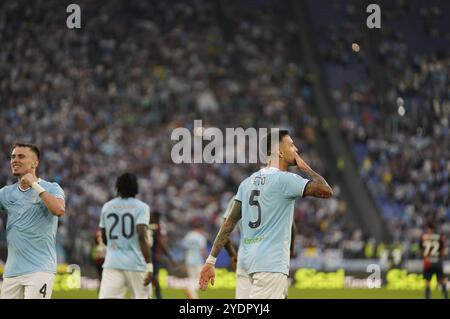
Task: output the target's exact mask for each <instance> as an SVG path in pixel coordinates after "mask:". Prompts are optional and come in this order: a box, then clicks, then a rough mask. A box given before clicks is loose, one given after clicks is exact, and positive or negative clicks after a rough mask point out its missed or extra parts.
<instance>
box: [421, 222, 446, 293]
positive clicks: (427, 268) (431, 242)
mask: <svg viewBox="0 0 450 319" xmlns="http://www.w3.org/2000/svg"><path fill="white" fill-rule="evenodd" d="M446 246H447V245H446V242H445V237H444V236H443V235H440V234H438V233H436V232H435V226H434V224H433V223H432V222H428V224H427V229H426V231H425V233H424V234H423V235H422V236H421V237H420V248H421V252H422V259H423V277H424V278H425V298H426V299H430V297H431V291H430V281H431V278H432V277H433V274H436V277H437V280H438V283H439V284H440V285H441V287H442V293H443V295H444V298H445V299H448V292H447V277H445V275H444V270H443V259H444V256H446V254H447V251H446V248H447V247H446Z"/></svg>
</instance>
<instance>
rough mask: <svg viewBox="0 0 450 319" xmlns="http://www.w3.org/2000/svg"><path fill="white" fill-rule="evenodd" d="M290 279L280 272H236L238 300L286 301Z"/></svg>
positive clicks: (238, 270)
mask: <svg viewBox="0 0 450 319" xmlns="http://www.w3.org/2000/svg"><path fill="white" fill-rule="evenodd" d="M287 279H288V277H287V275H285V274H283V273H279V272H255V273H253V274H250V275H249V274H248V273H247V272H246V271H245V270H243V269H239V268H238V269H237V271H236V299H286V298H287V294H288V280H287Z"/></svg>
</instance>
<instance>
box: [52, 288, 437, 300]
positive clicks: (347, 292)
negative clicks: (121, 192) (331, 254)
mask: <svg viewBox="0 0 450 319" xmlns="http://www.w3.org/2000/svg"><path fill="white" fill-rule="evenodd" d="M163 297H164V298H165V299H186V295H185V293H184V291H183V290H181V289H164V290H163ZM52 298H53V299H96V298H97V291H95V290H74V291H65V292H63V291H57V292H53V295H52ZM200 298H202V299H233V298H234V291H233V290H230V289H213V290H208V291H206V292H200ZM423 298H424V292H423V291H420V290H411V291H406V290H387V289H384V288H380V289H330V290H323V289H322V290H300V289H296V288H290V289H289V299H423ZM432 298H433V299H441V298H442V294H441V291H439V290H434V291H432Z"/></svg>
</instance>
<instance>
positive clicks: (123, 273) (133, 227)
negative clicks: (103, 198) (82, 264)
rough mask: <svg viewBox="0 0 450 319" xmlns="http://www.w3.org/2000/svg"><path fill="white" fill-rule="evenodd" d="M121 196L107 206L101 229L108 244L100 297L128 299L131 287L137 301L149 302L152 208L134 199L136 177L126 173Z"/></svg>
mask: <svg viewBox="0 0 450 319" xmlns="http://www.w3.org/2000/svg"><path fill="white" fill-rule="evenodd" d="M116 188H117V193H118V194H119V197H116V198H114V199H112V200H111V201H109V202H107V203H106V204H105V205H103V209H102V213H101V216H100V229H101V231H102V237H103V241H104V242H105V243H106V245H107V248H106V256H105V262H104V264H103V274H102V281H101V284H100V292H99V298H100V299H103V298H124V297H125V293H126V288H127V287H128V288H129V290H130V292H131V294H132V297H133V298H134V299H148V298H149V296H150V292H151V290H149V288H147V286H148V285H149V284H150V282H151V280H152V275H153V264H152V262H151V252H150V238H149V230H148V225H149V223H150V207H149V206H148V205H147V204H145V203H144V202H142V201H140V200H138V199H136V198H134V197H135V196H136V195H137V193H138V183H137V178H136V176H135V175H133V174H130V173H125V174H123V175H121V176H119V178H118V179H117V181H116Z"/></svg>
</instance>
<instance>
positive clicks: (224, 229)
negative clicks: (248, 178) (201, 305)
mask: <svg viewBox="0 0 450 319" xmlns="http://www.w3.org/2000/svg"><path fill="white" fill-rule="evenodd" d="M241 217H242V211H241V203H240V202H239V201H237V200H235V201H234V202H233V205H232V206H231V212H230V215H229V216H228V218H227V219H226V220H225V222H224V223H223V224H222V226H221V227H220V230H219V233H218V234H217V236H216V239H215V240H214V244H213V247H212V248H211V252H210V254H209V257H208V259H207V260H206V262H205V264H204V265H203V268H202V270H201V272H200V280H199V285H200V289H201V290H206V289H207V288H208V283H209V282H211V285H213V286H214V279H215V264H216V259H217V256H218V255H219V252H220V251H221V250H222V248H223V247H224V245H225V244H226V242H227V241H228V240H229V238H230V234H231V232H232V231H233V229H234V227H235V226H236V224H237V222H238V221H239V220H240V219H241Z"/></svg>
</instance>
